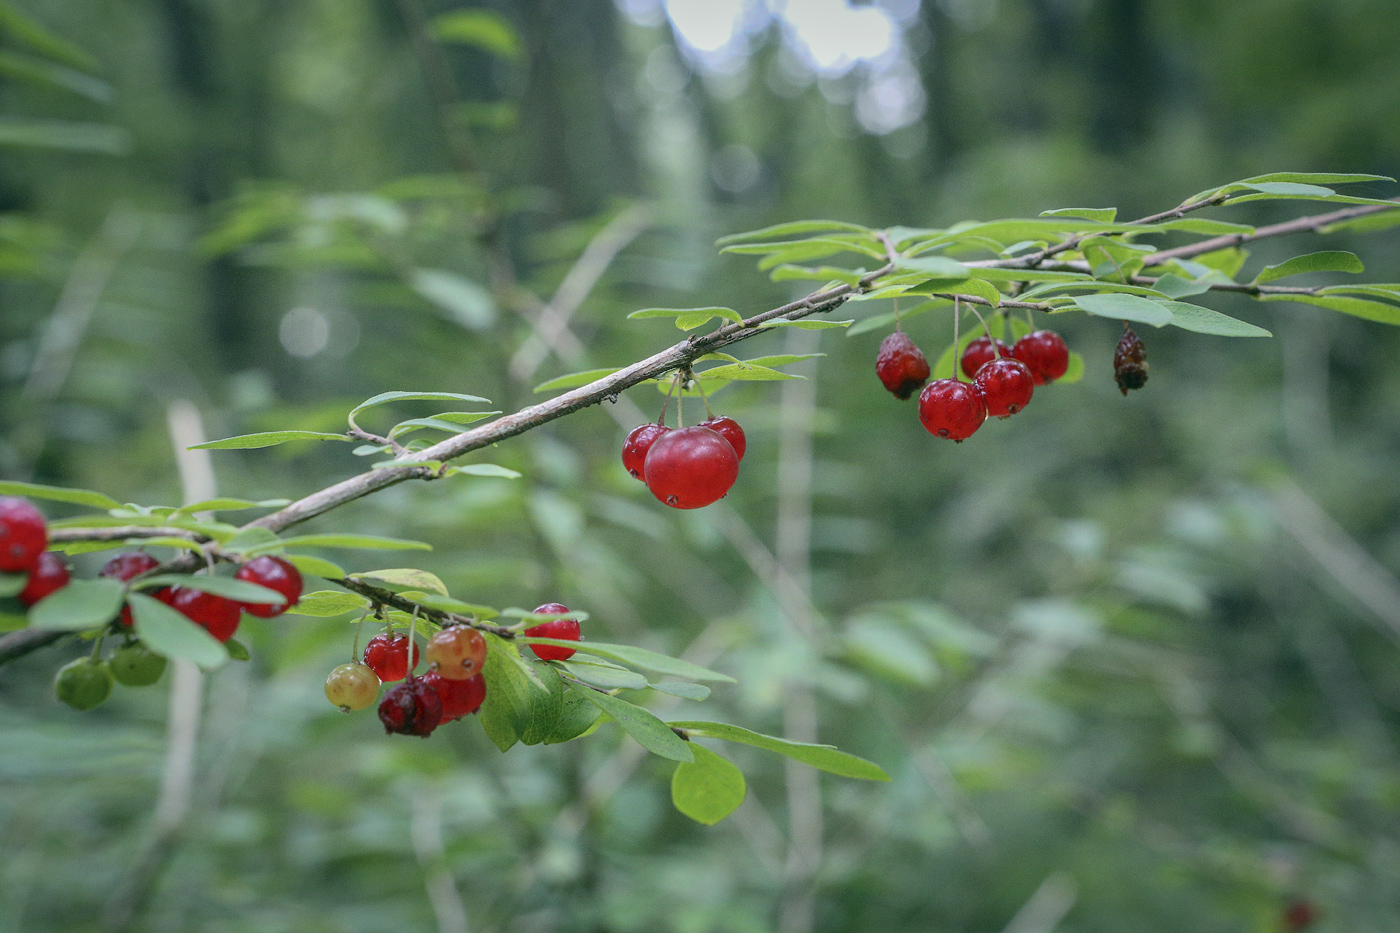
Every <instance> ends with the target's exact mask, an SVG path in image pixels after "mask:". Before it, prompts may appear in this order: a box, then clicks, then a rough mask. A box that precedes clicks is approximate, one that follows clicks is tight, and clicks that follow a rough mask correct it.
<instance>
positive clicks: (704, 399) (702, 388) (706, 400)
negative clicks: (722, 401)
mask: <svg viewBox="0 0 1400 933" xmlns="http://www.w3.org/2000/svg"><path fill="white" fill-rule="evenodd" d="M691 378H694V374H692V377H691ZM695 388H697V389H699V390H700V401H702V402H704V403H705V415H706V416H707V417H710V418H713V417H714V416H715V413H714V412H713V411H712V410H711V409H710V398H709V396H707V395H706V394H705V384H704V383H703V382H701V381H700V380H699V379H696V380H695Z"/></svg>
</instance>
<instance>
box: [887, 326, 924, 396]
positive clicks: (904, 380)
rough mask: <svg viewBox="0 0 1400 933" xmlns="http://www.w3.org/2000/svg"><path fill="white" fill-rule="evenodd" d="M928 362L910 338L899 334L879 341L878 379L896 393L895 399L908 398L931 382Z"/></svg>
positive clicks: (895, 333) (901, 332) (893, 334)
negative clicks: (929, 380)
mask: <svg viewBox="0 0 1400 933" xmlns="http://www.w3.org/2000/svg"><path fill="white" fill-rule="evenodd" d="M928 374H929V368H928V359H927V358H925V356H924V353H923V351H922V350H920V349H919V348H918V347H917V346H916V345H915V344H914V341H913V340H910V339H909V335H908V334H906V333H904V332H903V331H900V330H897V331H895V332H894V333H892V334H890V335H889V336H888V337H886V338H885V339H884V340H882V341H880V353H879V355H878V356H876V357H875V375H877V376H879V377H880V381H881V382H882V383H884V384H885V388H886V389H889V390H890V391H891V392H893V393H894V397H895V398H908V397H909V396H911V395H913V394H914V393H915V392H917V391H918V389H919V387H920V386H922V385H923V384H924V383H925V382H928Z"/></svg>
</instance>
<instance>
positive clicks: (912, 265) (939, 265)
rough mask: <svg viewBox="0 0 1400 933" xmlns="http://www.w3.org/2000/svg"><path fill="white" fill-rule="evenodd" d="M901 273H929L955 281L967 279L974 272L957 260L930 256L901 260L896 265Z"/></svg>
mask: <svg viewBox="0 0 1400 933" xmlns="http://www.w3.org/2000/svg"><path fill="white" fill-rule="evenodd" d="M895 269H896V270H897V271H899V272H927V273H928V274H929V275H931V276H937V277H938V278H940V279H953V280H954V281H957V280H961V279H965V278H967V277H968V276H970V275H972V270H971V269H969V268H968V267H967V266H965V265H963V264H962V263H960V262H958V261H957V260H956V259H949V258H948V257H946V256H929V257H926V258H924V259H901V260H899V262H898V263H897V264H896V265H895Z"/></svg>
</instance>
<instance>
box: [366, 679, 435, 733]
mask: <svg viewBox="0 0 1400 933" xmlns="http://www.w3.org/2000/svg"><path fill="white" fill-rule="evenodd" d="M379 721H380V722H382V723H384V731H385V732H397V733H398V734H399V735H421V736H423V738H427V737H428V736H430V735H432V732H433V730H434V729H436V728H437V727H438V725H439V724H441V723H442V698H441V697H439V696H438V694H437V691H436V690H434V689H433V688H432V687H430V686H428V684H426V683H424V681H423V678H421V677H415V678H414V679H413V680H410V681H409V682H408V683H406V684H399V685H398V686H397V687H395V688H394V689H392V690H390V691H389V692H388V693H386V694H384V699H383V700H381V701H379Z"/></svg>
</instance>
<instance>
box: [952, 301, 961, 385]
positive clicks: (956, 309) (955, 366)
mask: <svg viewBox="0 0 1400 933" xmlns="http://www.w3.org/2000/svg"><path fill="white" fill-rule="evenodd" d="M961 317H962V308H960V307H959V306H958V296H957V295H954V296H953V378H954V379H956V380H957V381H958V382H962V378H961V377H960V376H958V369H959V368H960V367H959V366H958V351H959V344H960V343H961V341H960V340H959V339H958V319H959V318H961Z"/></svg>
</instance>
